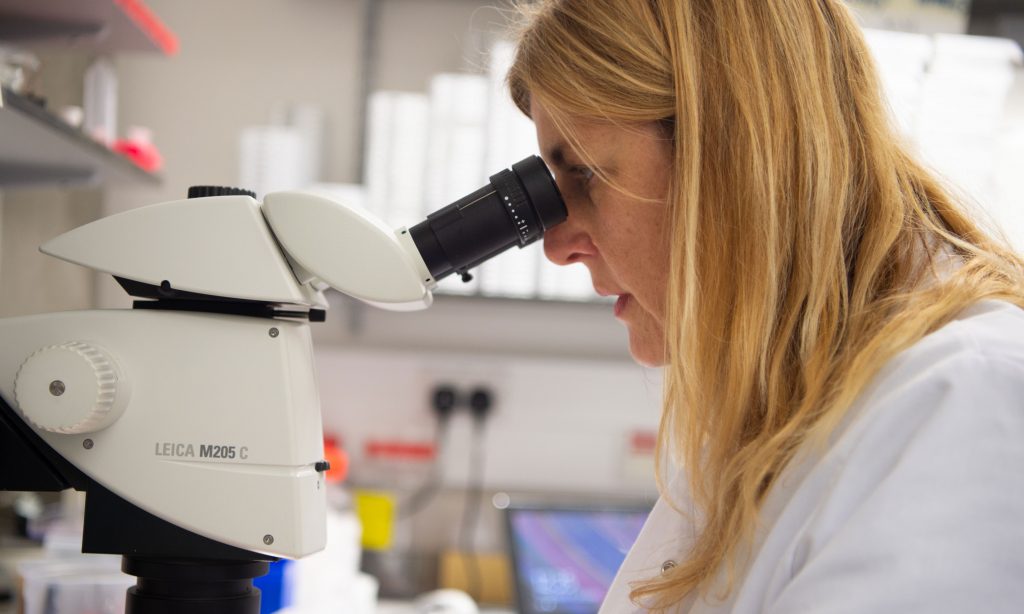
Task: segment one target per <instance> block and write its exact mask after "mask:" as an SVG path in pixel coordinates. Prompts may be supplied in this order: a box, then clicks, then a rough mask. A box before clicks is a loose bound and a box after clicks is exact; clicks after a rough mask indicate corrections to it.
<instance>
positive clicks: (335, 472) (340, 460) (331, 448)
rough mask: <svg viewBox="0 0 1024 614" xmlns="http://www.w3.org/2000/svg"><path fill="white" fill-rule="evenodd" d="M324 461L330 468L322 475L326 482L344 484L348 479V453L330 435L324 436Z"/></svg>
mask: <svg viewBox="0 0 1024 614" xmlns="http://www.w3.org/2000/svg"><path fill="white" fill-rule="evenodd" d="M324 460H325V461H327V462H328V463H330V464H331V468H330V469H328V470H327V472H326V473H325V474H324V476H325V477H326V479H327V481H328V482H330V483H332V484H337V483H339V482H344V481H345V478H346V477H348V453H346V452H345V450H344V449H343V448H342V447H341V445H340V444H339V443H338V440H337V439H336V438H334V437H331V436H330V435H326V436H324Z"/></svg>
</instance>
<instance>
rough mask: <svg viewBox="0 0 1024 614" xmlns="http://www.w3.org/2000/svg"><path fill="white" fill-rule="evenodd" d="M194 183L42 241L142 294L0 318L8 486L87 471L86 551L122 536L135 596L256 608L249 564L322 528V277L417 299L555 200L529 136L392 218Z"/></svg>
mask: <svg viewBox="0 0 1024 614" xmlns="http://www.w3.org/2000/svg"><path fill="white" fill-rule="evenodd" d="M188 196H189V198H187V199H184V200H177V201H172V202H166V203H162V204H157V205H151V206H148V207H142V208H139V209H134V210H130V211H127V212H125V213H121V214H118V215H114V216H110V217H107V218H103V219H100V220H98V221H95V222H92V223H90V224H87V225H85V226H82V227H80V228H76V229H74V230H71V231H70V232H67V233H65V234H63V235H61V236H59V237H57V238H55V239H53V240H51V241H49V242H48V243H46V244H44V245H43V246H42V247H41V248H40V249H41V251H43V252H44V253H46V254H49V255H51V256H55V257H57V258H61V259H63V260H66V261H69V262H73V263H76V264H79V265H82V266H86V267H89V268H92V269H95V270H97V271H101V272H104V273H108V274H110V275H113V276H114V278H115V279H116V280H117V282H118V283H119V284H120V285H121V287H123V288H124V290H125V291H126V292H127V293H128V294H129V295H130V296H132V297H133V298H134V301H133V307H132V308H131V309H120V310H113V309H110V310H92V311H70V312H63V313H52V314H44V315H31V316H25V317H16V318H7V319H0V490H18V491H36V492H47V491H48V492H55V491H61V490H65V489H67V488H74V489H76V490H79V491H84V492H85V493H86V504H85V520H84V533H83V538H82V551H83V552H88V553H107V554H118V555H122V557H123V558H122V569H123V570H124V571H125V572H126V573H128V574H130V575H133V576H136V578H137V582H136V585H135V586H134V587H132V588H130V589H129V590H128V595H127V601H126V612H127V613H128V614H182V613H186V612H187V613H189V614H214V613H216V614H257V613H258V612H259V601H260V597H259V591H258V590H256V589H255V588H253V586H252V579H253V578H255V577H257V576H260V575H263V574H264V573H266V571H267V568H268V565H269V562H271V561H274V560H276V559H277V558H281V557H285V558H299V557H302V556H305V555H308V554H311V553H313V552H316V551H318V550H321V549H322V548H323V547H324V545H325V540H326V535H325V532H326V529H325V510H326V500H325V483H324V472H325V471H326V470H327V469H328V468H329V466H328V464H327V462H326V461H324V460H323V437H322V432H321V419H320V402H319V398H318V392H317V380H316V373H315V369H314V360H313V345H312V338H311V334H310V328H309V325H310V323H311V322H322V321H324V319H325V315H326V309H327V302H326V300H325V298H324V294H323V292H324V291H325V290H326V289H328V288H333V289H335V290H338V291H340V292H343V293H345V294H347V295H349V296H352V297H354V298H356V299H359V300H360V301H363V302H365V303H368V304H370V305H374V306H376V307H380V308H384V309H391V310H412V309H422V308H425V307H427V306H429V305H430V304H431V301H432V296H433V295H432V290H433V289H434V288H435V287H436V285H437V282H438V280H440V279H443V278H444V277H446V276H449V275H451V274H459V275H461V276H462V277H463V279H468V278H469V270H470V269H472V268H473V267H475V266H477V265H479V264H480V263H482V262H484V261H486V260H488V259H490V258H492V257H494V256H496V255H498V254H500V253H501V252H503V251H505V250H507V249H509V248H511V247H513V246H518V247H525V246H526V245H529V244H530V243H533V242H535V241H536V240H538V239H539V238H541V237H542V236H543V234H544V232H545V231H546V230H547V229H549V228H551V227H552V226H554V225H555V224H558V223H560V222H562V221H563V220H564V219H565V218H566V216H567V212H566V209H565V205H564V203H563V202H562V199H561V196H560V195H559V193H558V189H557V187H556V185H555V183H554V181H553V180H552V177H551V175H550V173H549V172H548V169H547V168H546V167H545V166H544V163H543V162H542V161H541V160H540V158H538V157H536V156H532V157H529V158H527V159H525V160H522V161H520V162H518V163H516V164H514V165H513V166H512V167H511V169H506V170H504V171H502V172H500V173H498V174H496V175H493V176H492V177H491V178H490V181H489V183H488V184H487V185H485V186H484V187H482V188H480V189H479V190H477V191H475V192H473V193H472V194H469V195H468V196H465V197H464V198H462V199H459V200H458V201H456V202H454V203H452V204H450V205H448V206H446V207H444V208H442V209H440V210H438V211H436V212H434V213H432V214H430V215H429V216H427V218H426V220H424V221H422V222H420V223H419V224H417V225H415V226H413V227H411V228H400V229H398V230H393V229H390V228H388V227H386V226H385V225H383V224H382V223H381V222H379V221H378V220H376V219H374V218H373V217H372V216H371V215H369V214H368V213H367V212H365V211H363V210H360V209H356V208H352V207H348V206H346V205H344V204H341V203H338V202H335V201H332V200H329V199H326V198H323V197H320V196H315V195H312V194H307V193H302V192H276V193H271V194H268V195H266V197H265V198H264V199H263V202H262V203H261V202H258V201H257V200H256V198H255V194H253V193H252V192H247V191H245V190H242V189H238V188H224V187H212V186H197V187H193V188H190V190H189V194H188ZM367 419H372V416H367Z"/></svg>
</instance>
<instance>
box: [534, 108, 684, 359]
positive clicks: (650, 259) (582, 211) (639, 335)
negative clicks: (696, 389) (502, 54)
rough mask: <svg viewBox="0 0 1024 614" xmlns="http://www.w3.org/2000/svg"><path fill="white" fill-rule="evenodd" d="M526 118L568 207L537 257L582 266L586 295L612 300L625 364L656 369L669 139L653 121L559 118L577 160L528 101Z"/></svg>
mask: <svg viewBox="0 0 1024 614" xmlns="http://www.w3.org/2000/svg"><path fill="white" fill-rule="evenodd" d="M530 113H531V115H532V116H533V121H534V124H535V125H536V127H537V140H538V142H539V144H540V150H541V155H542V157H543V158H544V160H545V162H547V164H548V166H549V167H550V168H551V170H552V172H553V173H554V174H555V178H556V181H557V183H558V189H559V190H560V191H561V192H562V197H563V198H564V199H565V204H566V207H567V208H568V209H569V218H568V219H567V220H566V221H565V222H564V223H563V224H559V225H558V226H555V227H554V228H552V229H551V230H549V231H547V233H546V234H545V235H544V253H545V254H546V255H547V257H548V259H549V260H551V261H552V262H554V263H555V264H560V265H569V264H574V263H577V262H580V263H583V264H584V265H586V267H587V268H588V269H589V270H590V279H591V281H592V282H593V284H594V290H595V291H596V292H597V293H598V294H600V295H602V296H617V297H618V300H617V301H616V303H615V308H614V312H615V317H616V318H618V319H619V320H620V321H622V322H623V323H625V325H626V327H627V328H628V329H629V349H630V353H631V354H632V355H633V358H634V359H635V360H636V361H637V362H639V363H641V364H644V365H648V366H658V365H662V364H664V363H665V296H666V289H667V287H668V286H667V284H668V263H669V250H668V236H669V234H668V223H669V218H668V207H667V206H666V196H667V194H668V185H669V173H670V169H671V161H672V144H671V141H670V140H669V139H668V138H667V137H666V136H665V135H664V134H663V131H662V129H661V128H659V127H658V126H657V125H656V124H653V123H652V124H649V125H630V126H620V125H613V124H611V123H605V122H594V121H585V120H581V119H573V118H567V119H566V120H563V124H566V128H567V131H569V132H570V133H571V134H574V135H575V140H576V141H577V144H578V145H579V147H580V148H581V149H582V150H583V152H585V153H586V157H584V155H582V154H581V152H580V151H577V150H576V148H575V147H573V145H572V144H571V143H570V142H569V141H568V140H567V139H566V138H565V137H564V136H563V135H562V134H561V132H560V131H559V130H558V128H556V126H555V124H554V123H553V122H552V119H551V115H550V114H549V112H548V110H547V109H545V108H544V106H543V104H541V103H539V102H533V103H532V104H531V106H530ZM595 171H597V172H595ZM601 177H605V178H607V180H608V181H607V182H606V181H605V180H603V179H602V178H601Z"/></svg>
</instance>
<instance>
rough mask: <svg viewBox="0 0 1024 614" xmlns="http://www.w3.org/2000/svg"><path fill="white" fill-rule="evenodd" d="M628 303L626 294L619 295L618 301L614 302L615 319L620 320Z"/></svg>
mask: <svg viewBox="0 0 1024 614" xmlns="http://www.w3.org/2000/svg"><path fill="white" fill-rule="evenodd" d="M628 303H629V295H628V294H620V295H619V299H618V300H617V301H615V317H616V318H621V317H622V312H623V310H625V309H626V305H627V304H628Z"/></svg>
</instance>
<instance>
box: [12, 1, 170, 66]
mask: <svg viewBox="0 0 1024 614" xmlns="http://www.w3.org/2000/svg"><path fill="white" fill-rule="evenodd" d="M0 40H3V41H9V42H13V43H17V44H20V45H32V44H36V43H49V42H54V41H60V42H67V41H71V42H73V43H81V44H83V45H87V46H89V47H90V48H92V49H95V50H96V51H99V52H104V53H111V52H116V51H150V52H160V53H163V54H165V55H173V54H175V53H177V51H178V39H177V37H176V36H175V35H174V33H173V32H172V31H171V30H170V29H169V28H168V27H167V26H166V25H164V23H163V22H161V21H160V18H159V17H157V16H156V14H154V13H153V11H151V10H150V9H149V7H147V6H146V4H145V2H144V1H143V0H45V1H40V0H0Z"/></svg>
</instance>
